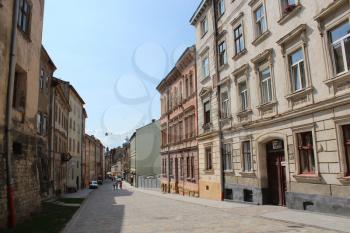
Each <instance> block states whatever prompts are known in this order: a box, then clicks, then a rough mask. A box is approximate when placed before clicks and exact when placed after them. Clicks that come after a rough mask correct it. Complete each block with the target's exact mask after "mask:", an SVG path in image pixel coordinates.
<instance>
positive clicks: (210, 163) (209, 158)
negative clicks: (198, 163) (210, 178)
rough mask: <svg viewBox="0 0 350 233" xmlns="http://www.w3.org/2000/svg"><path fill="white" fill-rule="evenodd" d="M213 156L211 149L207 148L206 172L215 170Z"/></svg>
mask: <svg viewBox="0 0 350 233" xmlns="http://www.w3.org/2000/svg"><path fill="white" fill-rule="evenodd" d="M212 159H213V158H212V154H211V147H208V148H205V170H212V169H213V160H212Z"/></svg>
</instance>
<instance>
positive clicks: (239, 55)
mask: <svg viewBox="0 0 350 233" xmlns="http://www.w3.org/2000/svg"><path fill="white" fill-rule="evenodd" d="M247 52H248V50H247V49H243V50H242V51H241V52H239V53H237V54H236V55H234V56H233V57H232V59H233V60H234V61H237V60H238V59H239V58H241V57H243V56H244V55H245V54H246V53H247Z"/></svg>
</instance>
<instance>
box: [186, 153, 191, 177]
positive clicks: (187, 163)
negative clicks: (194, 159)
mask: <svg viewBox="0 0 350 233" xmlns="http://www.w3.org/2000/svg"><path fill="white" fill-rule="evenodd" d="M186 168H187V169H186V171H187V174H186V176H187V178H190V175H191V159H190V157H189V156H188V157H187V158H186Z"/></svg>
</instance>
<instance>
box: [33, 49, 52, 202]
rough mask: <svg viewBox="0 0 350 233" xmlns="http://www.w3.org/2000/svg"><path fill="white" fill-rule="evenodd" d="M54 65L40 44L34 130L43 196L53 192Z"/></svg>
mask: <svg viewBox="0 0 350 233" xmlns="http://www.w3.org/2000/svg"><path fill="white" fill-rule="evenodd" d="M55 70H56V66H55V64H54V63H53V61H52V60H51V58H50V56H49V54H48V53H47V51H46V49H45V48H44V47H43V46H41V55H40V77H39V98H38V113H37V116H36V132H37V136H38V140H37V151H38V157H39V158H40V161H39V169H38V171H39V179H40V193H41V196H42V197H43V198H48V197H51V196H52V195H53V194H54V190H53V185H52V182H51V181H52V180H51V170H50V168H51V163H52V161H51V152H50V151H51V150H52V148H51V146H52V144H50V143H49V142H50V131H51V129H50V126H51V124H50V114H51V109H50V108H51V106H52V105H50V103H51V102H50V97H51V80H52V78H53V73H54V72H55Z"/></svg>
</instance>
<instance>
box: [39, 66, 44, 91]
mask: <svg viewBox="0 0 350 233" xmlns="http://www.w3.org/2000/svg"><path fill="white" fill-rule="evenodd" d="M44 83H45V74H44V70H43V69H41V70H40V78H39V87H40V89H41V90H42V89H44Z"/></svg>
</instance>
